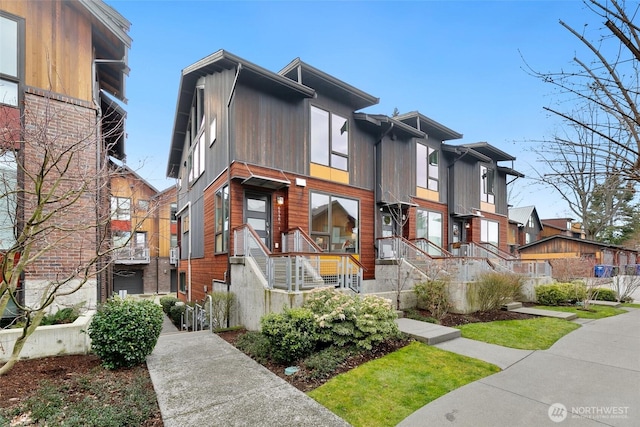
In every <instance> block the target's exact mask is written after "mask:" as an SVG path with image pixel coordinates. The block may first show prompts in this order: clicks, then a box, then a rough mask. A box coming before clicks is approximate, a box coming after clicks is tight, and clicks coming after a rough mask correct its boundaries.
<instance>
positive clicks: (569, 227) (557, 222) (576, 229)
mask: <svg viewBox="0 0 640 427" xmlns="http://www.w3.org/2000/svg"><path fill="white" fill-rule="evenodd" d="M541 222H542V225H543V226H544V229H543V230H542V232H541V233H540V237H541V238H543V237H549V236H555V235H556V234H561V235H563V236H569V237H575V238H577V239H584V238H585V234H584V230H583V228H582V224H581V223H577V222H575V220H574V219H573V218H548V219H542V220H541Z"/></svg>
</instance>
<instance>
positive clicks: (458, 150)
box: [441, 144, 491, 163]
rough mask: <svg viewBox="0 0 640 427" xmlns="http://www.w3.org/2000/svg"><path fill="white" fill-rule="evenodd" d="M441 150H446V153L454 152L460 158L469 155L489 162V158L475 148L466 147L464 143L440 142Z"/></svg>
mask: <svg viewBox="0 0 640 427" xmlns="http://www.w3.org/2000/svg"><path fill="white" fill-rule="evenodd" d="M441 147H442V151H444V152H447V153H452V154H455V155H456V156H459V157H460V158H462V157H464V156H471V157H473V158H475V159H477V160H480V161H481V162H485V163H490V162H491V158H490V157H487V156H485V155H484V154H481V153H479V152H478V151H476V150H473V149H471V148H469V147H466V146H464V145H449V144H442V145H441Z"/></svg>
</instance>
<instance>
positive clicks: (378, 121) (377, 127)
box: [353, 113, 427, 138]
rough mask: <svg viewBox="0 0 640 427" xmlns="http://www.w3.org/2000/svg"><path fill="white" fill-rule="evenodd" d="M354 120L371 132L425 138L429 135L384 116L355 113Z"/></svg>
mask: <svg viewBox="0 0 640 427" xmlns="http://www.w3.org/2000/svg"><path fill="white" fill-rule="evenodd" d="M353 118H354V119H355V120H356V121H358V122H360V124H361V125H362V126H363V127H364V128H365V129H367V130H369V131H372V132H373V131H379V132H387V131H390V130H392V131H393V132H401V133H403V134H405V135H408V136H409V137H414V138H425V137H426V136H427V135H426V134H425V133H424V132H421V131H419V130H418V129H416V128H414V127H412V126H409V125H408V124H406V123H404V122H401V121H398V120H396V119H395V118H393V117H389V116H385V115H384V114H367V113H354V114H353Z"/></svg>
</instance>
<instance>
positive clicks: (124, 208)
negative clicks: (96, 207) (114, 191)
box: [111, 196, 131, 221]
mask: <svg viewBox="0 0 640 427" xmlns="http://www.w3.org/2000/svg"><path fill="white" fill-rule="evenodd" d="M111 219H115V220H122V221H127V220H130V219H131V199H129V198H128V197H117V196H113V197H111Z"/></svg>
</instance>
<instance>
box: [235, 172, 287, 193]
mask: <svg viewBox="0 0 640 427" xmlns="http://www.w3.org/2000/svg"><path fill="white" fill-rule="evenodd" d="M242 185H251V186H253V187H261V188H266V189H269V190H279V189H281V188H284V187H288V186H290V185H291V181H289V180H284V179H277V178H270V177H267V176H260V175H251V176H250V177H249V178H245V179H244V180H243V181H242Z"/></svg>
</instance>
